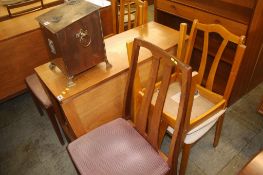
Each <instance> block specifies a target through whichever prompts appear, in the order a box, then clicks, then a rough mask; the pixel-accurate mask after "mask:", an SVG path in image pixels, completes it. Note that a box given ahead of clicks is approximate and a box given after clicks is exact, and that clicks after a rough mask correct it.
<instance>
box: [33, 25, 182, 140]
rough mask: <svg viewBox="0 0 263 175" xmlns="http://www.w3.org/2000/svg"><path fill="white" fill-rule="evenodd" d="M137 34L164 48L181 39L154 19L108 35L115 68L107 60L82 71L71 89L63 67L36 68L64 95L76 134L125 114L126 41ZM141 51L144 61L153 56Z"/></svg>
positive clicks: (107, 44)
mask: <svg viewBox="0 0 263 175" xmlns="http://www.w3.org/2000/svg"><path fill="white" fill-rule="evenodd" d="M167 33H169V36H168V35H167ZM134 37H141V38H143V39H144V40H146V41H149V42H151V43H153V44H155V45H158V46H160V47H161V48H162V49H164V50H172V49H173V48H174V46H175V45H176V44H177V43H178V38H179V32H178V31H176V30H173V29H171V28H168V27H166V26H163V25H160V24H158V23H155V22H150V23H147V24H145V25H142V26H139V27H136V28H134V29H131V30H128V31H126V32H123V33H120V34H118V35H115V36H112V37H109V38H107V39H105V48H106V54H107V58H108V59H109V62H111V64H112V68H111V69H106V68H105V64H104V63H101V64H99V65H97V66H95V67H93V68H91V69H90V70H88V71H86V72H84V73H82V74H80V75H78V76H77V77H76V81H75V82H76V86H74V87H72V88H69V89H68V90H66V87H65V83H66V81H67V78H66V77H65V76H64V75H63V74H62V73H61V72H60V71H59V70H57V69H56V70H55V71H51V70H50V69H49V68H48V64H44V65H42V66H39V67H37V68H36V69H35V71H36V72H37V74H38V76H39V77H40V79H41V80H42V81H43V83H44V84H45V86H46V87H47V88H48V89H49V91H50V92H51V94H52V96H53V97H57V96H59V95H62V96H63V99H62V100H61V101H60V105H61V107H62V108H63V112H64V113H65V116H66V120H67V121H68V126H70V127H71V128H72V130H73V133H74V134H75V135H76V137H79V136H81V135H83V134H85V133H86V132H88V131H90V130H91V129H94V128H96V127H98V126H100V125H101V124H104V123H106V122H108V121H110V120H113V119H114V118H116V117H117V116H120V115H121V114H122V111H121V108H122V106H123V100H122V99H123V95H124V85H125V82H126V80H127V71H128V67H129V66H128V58H127V52H126V47H125V44H126V42H127V41H132V40H133V39H134ZM140 54H142V56H141V57H140V58H141V59H140V61H142V62H143V64H144V62H145V61H143V60H146V59H147V58H149V57H151V53H150V52H149V51H147V50H142V51H141V52H140ZM145 63H146V62H145ZM143 64H142V65H143ZM87 109H89V110H87Z"/></svg>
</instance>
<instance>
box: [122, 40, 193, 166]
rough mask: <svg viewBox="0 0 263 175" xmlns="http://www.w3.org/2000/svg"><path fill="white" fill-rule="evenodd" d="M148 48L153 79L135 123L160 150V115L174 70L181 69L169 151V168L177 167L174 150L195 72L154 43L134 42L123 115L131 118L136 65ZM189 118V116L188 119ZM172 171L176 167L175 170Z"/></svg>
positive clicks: (185, 113)
mask: <svg viewBox="0 0 263 175" xmlns="http://www.w3.org/2000/svg"><path fill="white" fill-rule="evenodd" d="M141 47H143V48H146V49H148V50H150V51H151V52H152V66H151V68H150V77H149V81H148V84H147V86H146V89H145V91H144V95H143V99H142V103H141V105H140V106H139V107H138V108H139V109H138V113H137V116H136V118H137V120H136V122H135V128H136V129H137V131H138V132H139V133H140V134H141V135H142V136H143V137H145V139H147V140H148V142H149V143H150V144H151V145H152V146H153V147H154V148H155V149H156V151H158V132H159V125H160V120H161V116H162V113H163V106H164V102H165V98H166V94H167V90H168V87H169V82H170V78H171V74H172V69H173V68H174V66H175V65H176V68H177V69H180V72H181V74H182V75H181V76H182V80H181V81H182V84H181V97H180V103H179V109H178V116H177V122H176V126H174V130H175V131H174V133H173V136H172V142H171V146H170V149H169V154H168V161H167V162H168V165H169V166H170V167H173V166H176V165H177V159H178V154H179V153H178V152H177V151H176V150H178V149H176V150H175V147H176V146H177V147H180V145H177V144H178V143H181V141H178V140H177V138H178V133H179V130H182V129H183V127H182V126H183V125H184V122H185V119H186V118H187V116H186V115H187V106H188V103H189V101H188V99H189V92H190V86H191V76H192V69H191V67H190V66H188V65H186V64H184V63H183V62H181V61H180V60H178V59H177V58H174V57H173V56H171V55H170V54H168V53H167V52H165V51H163V50H162V49H160V48H159V47H157V46H154V45H153V44H151V43H149V42H147V41H144V40H141V39H135V40H134V42H133V51H132V56H131V64H130V70H129V74H128V82H127V86H126V90H125V101H124V111H123V112H124V116H125V117H126V119H129V118H130V114H131V99H132V95H133V93H134V90H133V88H134V83H135V81H136V80H135V77H136V70H137V63H138V56H139V50H140V48H141ZM161 59H162V64H164V65H163V66H164V67H165V68H164V69H163V72H162V78H161V85H160V89H159V93H158V96H157V100H156V104H155V105H154V106H153V107H152V110H153V112H152V116H149V110H150V108H151V106H152V105H151V101H152V96H153V93H154V89H155V84H156V80H157V76H158V75H157V74H158V69H159V67H160V60H161ZM149 117H151V120H150V122H149V123H147V121H148V118H149ZM188 118H189V116H188ZM172 169H173V168H172Z"/></svg>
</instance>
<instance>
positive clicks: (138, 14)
mask: <svg viewBox="0 0 263 175" xmlns="http://www.w3.org/2000/svg"><path fill="white" fill-rule="evenodd" d="M118 13H119V14H120V15H118V19H119V21H118V26H119V33H121V32H123V31H124V30H129V29H131V28H133V27H137V26H140V25H142V24H146V23H147V21H148V20H147V16H148V3H147V1H142V0H120V10H119V12H118Z"/></svg>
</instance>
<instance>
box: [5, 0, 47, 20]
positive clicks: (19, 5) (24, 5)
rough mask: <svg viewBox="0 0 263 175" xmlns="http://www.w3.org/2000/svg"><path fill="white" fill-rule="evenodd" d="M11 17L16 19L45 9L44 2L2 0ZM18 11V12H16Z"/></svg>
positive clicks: (35, 0) (36, 0) (38, 0)
mask: <svg viewBox="0 0 263 175" xmlns="http://www.w3.org/2000/svg"><path fill="white" fill-rule="evenodd" d="M0 2H2V3H3V4H4V6H5V7H6V9H7V12H8V15H9V17H16V16H20V15H24V14H27V13H31V12H34V11H37V10H41V9H43V8H44V4H43V0H1V1H0ZM14 9H16V10H14Z"/></svg>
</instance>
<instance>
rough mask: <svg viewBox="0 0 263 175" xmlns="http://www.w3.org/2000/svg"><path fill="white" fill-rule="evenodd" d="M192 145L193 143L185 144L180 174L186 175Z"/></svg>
mask: <svg viewBox="0 0 263 175" xmlns="http://www.w3.org/2000/svg"><path fill="white" fill-rule="evenodd" d="M191 146H192V145H191V144H183V151H182V159H181V165H180V170H179V175H185V172H186V168H187V164H188V159H189V154H190V150H191Z"/></svg>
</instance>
